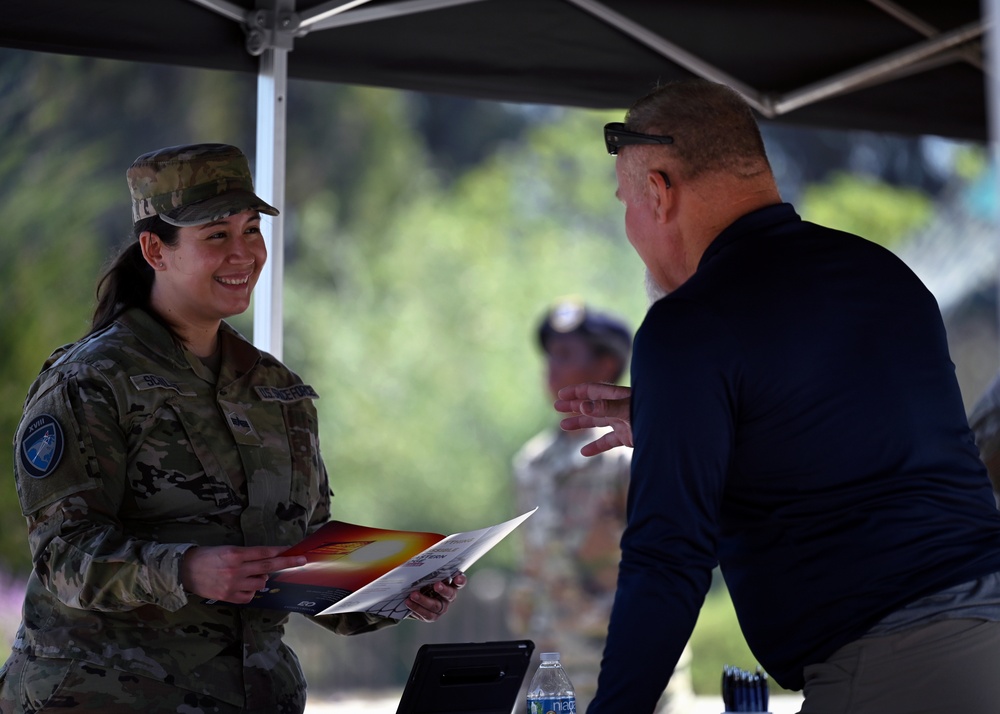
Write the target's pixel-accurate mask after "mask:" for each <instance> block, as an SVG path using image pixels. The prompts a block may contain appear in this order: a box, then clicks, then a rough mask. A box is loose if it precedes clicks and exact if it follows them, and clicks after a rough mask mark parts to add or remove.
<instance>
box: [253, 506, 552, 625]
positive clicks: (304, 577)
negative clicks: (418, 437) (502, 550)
mask: <svg viewBox="0 0 1000 714" xmlns="http://www.w3.org/2000/svg"><path fill="white" fill-rule="evenodd" d="M537 510H538V509H537V508H535V509H533V510H531V511H528V512H527V513H525V514H523V515H520V516H518V517H517V518H513V519H511V520H509V521H505V522H503V523H500V524H498V525H495V526H490V527H489V528H482V529H480V530H477V531H469V532H467V533H455V534H453V535H450V536H447V537H445V536H443V535H440V534H438V533H421V532H417V531H393V530H385V529H382V528H369V527H367V526H358V525H354V524H352V523H344V522H342V521H330V522H329V523H327V524H326V525H324V526H323V527H322V528H320V529H319V530H318V531H316V532H315V533H313V534H312V535H310V536H307V537H306V538H305V539H303V540H302V541H300V542H299V543H298V544H296V545H294V546H292V547H291V548H289V549H288V550H286V551H285V552H284V553H282V555H305V556H306V557H307V558H308V562H307V563H306V564H305V565H302V566H299V567H297V568H288V569H286V570H281V571H279V572H277V573H274V574H272V575H271V577H270V578H269V579H268V581H267V584H266V585H265V586H264V588H263V589H262V590H261V591H260V592H258V593H257V595H256V596H255V597H254V599H253V600H252V601H251V602H249V603H248V605H249V606H250V607H265V608H270V609H273V610H289V611H292V612H302V613H305V614H307V615H333V614H337V613H344V612H369V613H373V614H376V615H382V616H383V617H391V618H393V619H394V620H400V619H402V618H404V617H406V615H407V613H408V612H409V609H408V608H407V607H406V605H405V604H404V603H405V601H406V598H407V597H408V596H409V594H410V593H412V592H413V591H414V590H419V589H420V588H423V587H426V586H429V585H433V584H434V583H436V582H438V581H440V580H445V579H447V578H450V577H451V576H453V575H455V574H456V573H459V572H464V571H465V570H467V569H468V568H469V566H471V565H472V564H473V563H475V562H476V561H477V560H479V558H481V557H482V556H483V555H485V554H486V553H487V552H488V551H489V550H490V549H491V548H493V546H495V545H496V544H497V543H499V542H500V541H501V540H503V538H504V537H505V536H506V535H507V534H508V533H510V532H511V531H512V530H514V529H515V528H517V527H518V526H519V525H520V524H521V523H522V522H523V521H524V520H525V519H527V518H528V517H529V516H530V515H531V514H532V513H534V512H535V511H537Z"/></svg>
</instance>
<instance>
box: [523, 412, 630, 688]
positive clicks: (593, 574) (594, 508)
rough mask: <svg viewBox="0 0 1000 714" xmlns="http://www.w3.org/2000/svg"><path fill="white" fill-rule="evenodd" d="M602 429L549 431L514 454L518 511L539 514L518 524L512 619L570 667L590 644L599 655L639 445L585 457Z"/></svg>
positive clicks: (619, 555)
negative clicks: (520, 546)
mask: <svg viewBox="0 0 1000 714" xmlns="http://www.w3.org/2000/svg"><path fill="white" fill-rule="evenodd" d="M599 433H600V432H599V431H597V430H593V429H588V430H583V431H580V432H564V431H561V430H559V429H556V430H551V431H545V432H542V433H541V434H539V435H538V436H536V437H535V438H534V439H532V440H531V441H529V442H528V443H527V444H525V446H524V447H522V449H521V450H520V451H519V452H518V454H517V456H516V457H515V458H514V481H515V487H516V489H517V494H516V497H517V501H518V505H519V509H520V510H527V509H529V508H533V507H535V506H538V512H537V513H536V514H535V515H534V516H533V517H532V518H530V519H528V520H527V521H526V522H525V523H524V525H522V526H521V527H520V528H519V529H518V530H519V532H520V535H521V538H522V539H523V543H524V562H523V566H522V569H521V573H520V575H519V577H518V578H517V579H516V581H515V584H514V587H513V592H512V602H511V613H510V625H511V627H512V629H513V630H514V631H515V632H517V633H519V634H523V635H524V636H530V637H532V638H534V639H535V640H536V641H537V644H538V645H539V647H540V648H542V649H540V651H548V650H546V649H544V648H545V647H550V648H553V649H554V650H555V651H561V652H562V653H563V658H564V660H565V661H564V667H565V666H567V663H569V664H572V659H573V657H574V652H577V653H579V651H580V649H581V648H583V647H584V646H592V648H593V649H596V651H597V653H598V658H599V653H600V650H601V649H603V642H604V636H605V632H606V630H607V624H608V617H609V615H610V612H611V604H612V601H613V600H614V594H615V586H616V583H617V576H618V561H619V560H620V557H621V552H620V550H619V541H620V540H621V535H622V532H623V531H624V529H625V502H626V498H627V495H628V482H629V469H630V465H631V451H632V450H631V449H613V450H612V451H609V452H606V453H603V454H600V455H598V456H594V457H585V456H582V455H581V454H580V447H581V446H583V445H584V444H586V443H587V442H588V441H592V440H593V439H595V438H596V437H597V435H598V434H599ZM584 640H586V641H588V642H590V643H591V645H585V644H584V642H583V641H584ZM568 642H573V644H572V645H569V644H567V643H568ZM574 684H576V682H575V681H574Z"/></svg>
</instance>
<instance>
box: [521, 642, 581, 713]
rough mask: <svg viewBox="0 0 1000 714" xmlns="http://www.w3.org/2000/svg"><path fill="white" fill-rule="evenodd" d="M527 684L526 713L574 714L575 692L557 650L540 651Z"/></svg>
mask: <svg viewBox="0 0 1000 714" xmlns="http://www.w3.org/2000/svg"><path fill="white" fill-rule="evenodd" d="M541 657H542V663H541V664H540V665H538V669H536V670H535V675H534V676H533V677H532V678H531V684H529V685H528V714H576V694H575V693H574V692H573V684H572V683H571V682H570V681H569V677H568V676H566V670H564V669H563V668H562V665H561V664H560V663H559V653H558V652H542V655H541Z"/></svg>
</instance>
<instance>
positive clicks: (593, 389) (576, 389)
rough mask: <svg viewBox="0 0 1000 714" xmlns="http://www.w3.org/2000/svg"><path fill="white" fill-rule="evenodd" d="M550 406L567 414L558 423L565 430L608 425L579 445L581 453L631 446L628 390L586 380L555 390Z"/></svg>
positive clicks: (598, 452) (629, 391) (594, 452)
mask: <svg viewBox="0 0 1000 714" xmlns="http://www.w3.org/2000/svg"><path fill="white" fill-rule="evenodd" d="M558 396H559V398H558V399H557V400H556V402H555V404H554V406H555V408H556V411H557V412H563V413H564V414H570V415H571V416H568V417H566V418H565V419H563V420H562V421H561V422H559V426H560V427H561V428H562V429H563V430H565V431H573V430H574V429H587V428H590V427H600V426H610V427H611V428H612V429H613V431H609V432H608V433H607V434H604V435H603V436H602V437H601V438H599V439H597V440H596V441H592V442H590V443H589V444H587V445H585V446H584V447H583V448H582V449H580V453H581V454H583V455H584V456H596V455H597V454H600V453H602V452H604V451H608V450H610V449H613V448H615V447H616V446H632V424H631V423H630V422H629V407H630V405H631V403H632V390H631V389H630V388H629V387H619V386H617V385H614V384H603V383H600V382H588V383H586V384H577V385H574V386H572V387H563V388H562V389H560V390H559V395H558Z"/></svg>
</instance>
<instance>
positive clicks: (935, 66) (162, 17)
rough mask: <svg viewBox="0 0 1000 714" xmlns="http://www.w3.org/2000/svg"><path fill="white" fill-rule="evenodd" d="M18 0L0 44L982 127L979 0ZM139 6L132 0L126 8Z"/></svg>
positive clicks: (547, 100)
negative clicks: (660, 95)
mask: <svg viewBox="0 0 1000 714" xmlns="http://www.w3.org/2000/svg"><path fill="white" fill-rule="evenodd" d="M257 5H259V6H261V8H262V9H261V10H257V9H255V3H254V0H142V3H140V4H139V5H134V4H133V3H128V2H124V1H123V0H87V1H86V2H80V1H79V0H31V2H17V3H7V5H6V6H5V7H4V13H3V21H2V22H0V46H7V47H14V48H21V49H29V50H36V51H47V52H60V53H69V54H77V55H89V56H99V57H109V58H116V59H125V60H139V61H147V62H158V63H166V64H185V65H192V66H198V67H206V68H214V69H224V70H236V71H247V72H257V71H258V69H259V62H258V59H257V57H255V56H254V55H253V54H251V53H250V52H248V49H247V48H248V44H249V45H250V46H251V47H252V48H253V49H254V50H255V51H256V49H257V48H260V47H264V48H268V47H283V48H284V49H288V50H290V51H289V52H288V75H289V76H290V77H296V78H303V79H312V80H322V81H330V82H343V83H350V84H365V85H372V86H383V87H395V88H401V89H411V90H416V91H422V92H431V93H444V94H456V95H461V96H467V97H476V98H483V99H493V100H502V101H516V102H536V103H544V104H562V105H568V106H580V107H595V108H597V107H603V108H624V107H627V106H628V105H629V104H630V103H631V102H632V100H634V99H635V98H636V97H638V96H640V95H641V94H643V93H645V92H646V91H648V90H649V89H650V88H651V87H652V86H654V84H655V83H657V82H661V81H665V80H669V79H674V78H678V77H686V76H691V75H692V74H699V75H702V76H708V77H709V78H711V79H716V80H718V81H725V82H727V83H729V84H731V85H733V86H734V87H736V88H737V89H739V90H740V91H742V92H743V93H744V94H745V95H746V96H747V97H748V98H749V99H750V100H751V102H752V103H753V104H754V105H755V106H756V107H757V108H758V110H759V111H760V113H761V115H762V116H765V117H769V118H773V119H777V120H787V121H791V122H795V123H798V124H803V125H810V126H825V127H834V128H850V129H868V130H874V131H886V132H899V133H911V134H937V135H942V136H949V137H954V138H962V139H974V140H985V139H986V138H987V135H988V132H987V101H986V89H985V86H984V85H985V82H984V75H983V68H982V67H983V58H982V54H983V53H982V43H983V32H984V26H983V22H982V18H981V16H982V10H981V7H980V2H979V0H949V1H948V2H941V1H940V0H935V1H934V2H927V1H922V0H895V1H893V0H810V2H787V1H786V0H752V1H751V0H669V1H668V0H368V1H367V2H365V1H364V0H332V1H330V0H298V2H296V1H295V0H258V2H257ZM139 7H141V9H139Z"/></svg>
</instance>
